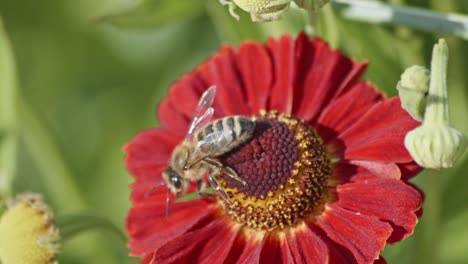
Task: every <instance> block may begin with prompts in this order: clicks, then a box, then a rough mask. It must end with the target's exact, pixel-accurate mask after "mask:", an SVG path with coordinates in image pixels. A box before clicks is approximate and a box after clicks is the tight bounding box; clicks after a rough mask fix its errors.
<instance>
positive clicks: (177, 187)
mask: <svg viewBox="0 0 468 264" xmlns="http://www.w3.org/2000/svg"><path fill="white" fill-rule="evenodd" d="M162 177H163V179H164V181H165V182H166V185H167V187H168V188H169V189H170V190H171V192H172V193H174V194H175V195H179V194H181V193H182V192H184V191H185V188H186V187H187V182H186V181H185V180H184V179H183V178H182V177H181V176H180V175H179V174H177V172H176V171H175V170H173V169H172V168H171V167H167V168H166V169H165V170H164V171H163V173H162Z"/></svg>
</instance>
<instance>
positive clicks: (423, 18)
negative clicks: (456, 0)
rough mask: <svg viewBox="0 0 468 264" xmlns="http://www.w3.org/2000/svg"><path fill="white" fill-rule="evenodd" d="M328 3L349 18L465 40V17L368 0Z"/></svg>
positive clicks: (467, 35) (467, 33)
mask: <svg viewBox="0 0 468 264" xmlns="http://www.w3.org/2000/svg"><path fill="white" fill-rule="evenodd" d="M331 3H332V6H333V8H335V9H337V11H338V12H340V13H341V14H342V15H343V16H345V17H346V18H349V19H354V20H359V21H364V22H369V23H389V24H395V25H404V26H408V27H411V28H414V29H418V30H423V31H429V32H440V33H448V34H453V35H455V36H458V37H460V38H463V39H466V40H468V17H467V16H463V15H458V14H442V13H436V12H432V11H428V10H424V9H419V8H413V7H399V6H393V5H388V4H383V3H379V2H376V1H370V0H359V1H356V0H331Z"/></svg>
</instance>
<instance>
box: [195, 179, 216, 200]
mask: <svg viewBox="0 0 468 264" xmlns="http://www.w3.org/2000/svg"><path fill="white" fill-rule="evenodd" d="M205 189H206V183H205V182H204V181H203V180H198V181H197V193H198V195H200V196H201V197H203V198H206V197H212V196H213V194H211V193H207V192H205Z"/></svg>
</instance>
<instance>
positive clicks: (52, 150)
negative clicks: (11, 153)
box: [19, 101, 85, 212]
mask: <svg viewBox="0 0 468 264" xmlns="http://www.w3.org/2000/svg"><path fill="white" fill-rule="evenodd" d="M19 109H20V111H19V113H20V118H21V124H22V128H21V131H22V135H23V137H24V141H25V144H26V147H27V149H28V151H29V153H30V154H31V156H32V157H33V159H34V160H35V161H36V165H37V167H38V169H39V171H40V172H41V175H42V177H43V180H44V182H45V186H46V189H47V193H48V194H50V195H51V197H52V201H54V203H55V205H56V207H57V208H58V209H59V210H60V212H67V211H70V212H71V211H76V210H80V209H83V208H84V207H85V201H84V199H83V198H82V195H81V193H80V191H79V190H78V188H77V186H76V184H75V182H74V180H73V177H72V174H71V172H70V170H69V169H68V168H67V166H66V165H65V164H66V162H65V160H64V159H63V156H62V155H61V154H60V151H59V150H58V147H57V146H56V145H55V142H54V141H53V140H52V138H51V137H50V136H49V135H50V133H49V131H48V130H47V127H46V126H45V125H44V124H43V123H42V122H41V121H40V120H39V118H38V117H37V116H36V115H35V113H34V111H33V110H31V109H30V108H29V106H28V105H27V104H25V103H24V102H21V101H19Z"/></svg>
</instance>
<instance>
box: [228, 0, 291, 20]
mask: <svg viewBox="0 0 468 264" xmlns="http://www.w3.org/2000/svg"><path fill="white" fill-rule="evenodd" d="M219 2H220V3H221V4H222V5H229V13H230V14H231V16H233V17H234V18H235V19H237V20H239V16H238V15H237V14H236V13H235V11H234V9H235V8H236V7H240V8H241V9H242V10H244V11H246V12H248V13H250V17H251V18H252V21H254V22H257V21H260V22H262V21H271V20H275V19H278V18H280V17H281V16H282V14H283V13H284V12H285V11H286V10H287V9H288V8H289V4H290V3H291V2H292V0H219Z"/></svg>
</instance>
